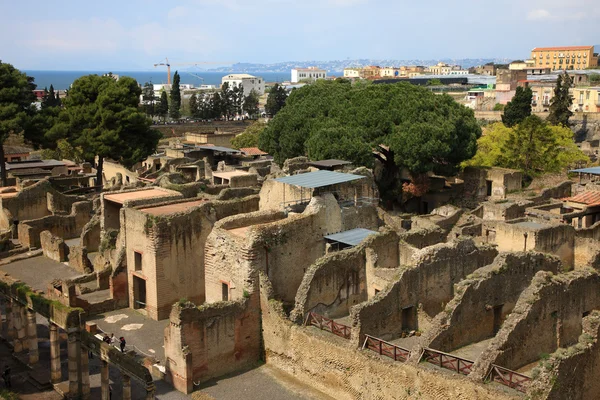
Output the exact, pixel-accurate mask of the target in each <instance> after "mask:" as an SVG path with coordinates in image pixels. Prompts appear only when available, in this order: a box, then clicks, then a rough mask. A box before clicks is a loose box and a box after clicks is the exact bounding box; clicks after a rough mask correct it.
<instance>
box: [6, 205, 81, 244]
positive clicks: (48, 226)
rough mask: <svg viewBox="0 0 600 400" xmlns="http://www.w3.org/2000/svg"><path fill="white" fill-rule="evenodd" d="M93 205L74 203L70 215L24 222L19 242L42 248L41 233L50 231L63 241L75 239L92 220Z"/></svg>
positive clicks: (20, 226)
mask: <svg viewBox="0 0 600 400" xmlns="http://www.w3.org/2000/svg"><path fill="white" fill-rule="evenodd" d="M91 212H92V203H91V202H89V201H81V202H77V203H74V204H73V206H72V210H71V214H69V215H48V216H45V217H42V218H39V219H34V220H29V221H22V222H21V223H20V224H19V226H18V231H19V241H20V242H21V244H22V245H23V246H24V247H29V248H35V247H40V233H41V232H43V231H46V230H48V231H50V232H51V233H52V234H54V235H56V236H59V237H61V238H63V239H73V238H76V237H78V236H79V235H81V231H82V229H83V227H84V226H85V224H87V223H88V222H89V220H90V218H91Z"/></svg>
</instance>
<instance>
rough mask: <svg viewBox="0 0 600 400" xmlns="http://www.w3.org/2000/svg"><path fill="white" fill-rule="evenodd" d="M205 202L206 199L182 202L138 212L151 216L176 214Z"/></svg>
mask: <svg viewBox="0 0 600 400" xmlns="http://www.w3.org/2000/svg"><path fill="white" fill-rule="evenodd" d="M207 201H208V200H207V199H200V200H192V201H184V202H181V203H173V204H165V205H162V206H157V207H146V208H141V209H140V211H141V212H144V213H146V214H152V215H167V214H175V213H178V212H182V211H187V210H189V209H190V208H194V207H197V206H199V205H201V204H203V203H206V202H207Z"/></svg>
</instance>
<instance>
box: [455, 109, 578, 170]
mask: <svg viewBox="0 0 600 400" xmlns="http://www.w3.org/2000/svg"><path fill="white" fill-rule="evenodd" d="M477 145H478V149H477V153H476V154H475V157H473V158H472V159H471V160H469V161H467V162H465V163H463V165H465V166H466V165H473V166H483V167H494V166H497V167H506V168H515V169H520V170H522V171H523V172H524V173H525V174H526V175H527V176H530V177H532V176H536V175H539V174H541V173H544V172H560V171H564V170H565V169H567V168H569V167H574V166H577V165H580V164H585V163H587V162H589V158H588V157H587V156H586V155H585V154H583V153H582V152H581V150H579V148H578V147H577V145H576V144H575V142H574V141H573V131H571V129H569V128H567V127H564V126H553V125H549V124H548V123H546V122H545V121H543V120H541V119H540V118H539V117H537V116H535V115H534V116H530V117H527V118H526V119H525V120H524V121H523V122H521V123H520V124H519V125H517V126H515V127H512V128H509V127H506V126H505V125H504V124H502V123H495V124H493V125H490V126H489V127H487V128H486V129H485V131H484V134H483V136H482V137H481V138H480V139H479V140H478V141H477Z"/></svg>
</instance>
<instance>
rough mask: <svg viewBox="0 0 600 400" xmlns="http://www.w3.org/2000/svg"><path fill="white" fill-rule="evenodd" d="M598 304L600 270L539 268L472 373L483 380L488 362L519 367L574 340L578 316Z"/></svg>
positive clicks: (514, 368) (579, 330)
mask: <svg viewBox="0 0 600 400" xmlns="http://www.w3.org/2000/svg"><path fill="white" fill-rule="evenodd" d="M598 309H600V275H598V273H597V272H596V271H594V270H591V269H585V270H584V269H581V270H575V271H572V272H569V273H567V274H560V275H555V276H554V275H552V273H550V272H538V273H537V274H536V276H535V278H534V279H533V281H532V283H531V285H530V286H529V287H528V288H527V289H526V290H525V291H524V292H523V293H522V294H521V296H520V297H519V300H518V302H517V304H516V305H515V308H514V309H513V312H512V313H511V314H510V315H509V316H508V318H507V319H506V321H505V322H504V324H503V325H502V327H501V329H500V331H499V332H498V334H497V335H496V336H495V338H494V339H493V340H492V342H491V343H490V345H489V346H488V348H487V350H486V351H484V352H483V353H482V355H481V356H480V357H479V359H477V360H476V362H475V364H474V366H473V369H472V372H471V376H472V377H473V378H474V379H483V378H484V376H485V374H487V372H488V371H489V368H490V366H491V364H496V365H500V366H502V367H505V368H508V369H512V370H518V369H519V368H521V367H523V366H525V365H528V364H530V363H533V362H535V361H538V360H539V359H540V358H541V355H542V354H549V353H553V352H554V351H556V350H557V349H558V348H559V347H567V346H570V345H572V344H574V343H576V342H577V340H578V338H579V335H580V334H581V332H582V316H583V315H584V314H587V313H589V312H590V311H592V310H598Z"/></svg>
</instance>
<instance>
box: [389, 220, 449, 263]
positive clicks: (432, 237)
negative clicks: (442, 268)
mask: <svg viewBox="0 0 600 400" xmlns="http://www.w3.org/2000/svg"><path fill="white" fill-rule="evenodd" d="M445 241H446V232H444V230H443V229H441V228H439V227H438V228H428V229H418V230H411V231H410V232H406V233H403V234H401V235H400V243H399V246H400V264H401V265H414V264H415V262H416V261H415V258H414V255H415V254H416V253H417V252H418V251H419V250H420V249H423V248H425V247H428V246H433V245H434V244H439V243H443V242H445Z"/></svg>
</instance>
